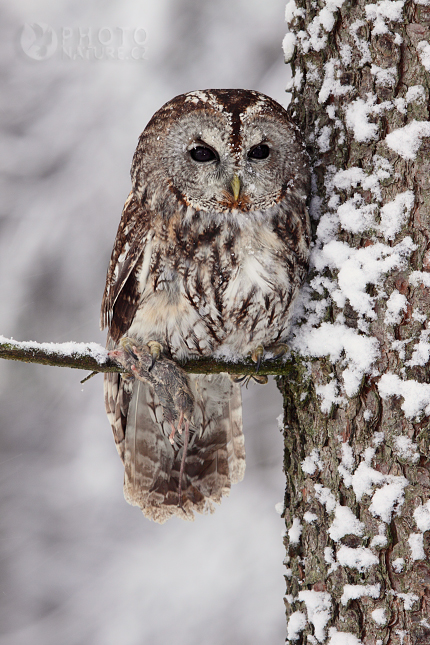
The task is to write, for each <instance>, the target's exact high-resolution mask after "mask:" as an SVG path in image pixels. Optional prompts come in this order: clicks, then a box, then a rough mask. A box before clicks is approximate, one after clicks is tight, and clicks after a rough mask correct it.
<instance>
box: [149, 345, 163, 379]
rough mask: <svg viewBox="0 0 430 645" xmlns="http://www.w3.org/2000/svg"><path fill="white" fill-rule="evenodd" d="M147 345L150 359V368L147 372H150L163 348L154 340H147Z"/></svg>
mask: <svg viewBox="0 0 430 645" xmlns="http://www.w3.org/2000/svg"><path fill="white" fill-rule="evenodd" d="M147 345H148V347H149V353H150V354H151V357H152V361H151V367H150V368H149V369H148V372H150V371H151V370H152V368H153V367H154V365H155V363H156V362H157V361H158V359H159V358H160V356H161V354H162V353H163V346H162V345H161V344H160V343H159V342H157V341H156V340H149V341H148V343H147Z"/></svg>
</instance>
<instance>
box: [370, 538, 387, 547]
mask: <svg viewBox="0 0 430 645" xmlns="http://www.w3.org/2000/svg"><path fill="white" fill-rule="evenodd" d="M387 543H388V540H387V536H386V535H374V536H373V538H372V540H371V542H370V546H371V548H372V549H377V548H383V547H384V546H387Z"/></svg>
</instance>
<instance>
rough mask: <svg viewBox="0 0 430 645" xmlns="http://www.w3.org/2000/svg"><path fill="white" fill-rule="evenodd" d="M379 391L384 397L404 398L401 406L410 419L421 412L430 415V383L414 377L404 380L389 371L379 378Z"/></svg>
mask: <svg viewBox="0 0 430 645" xmlns="http://www.w3.org/2000/svg"><path fill="white" fill-rule="evenodd" d="M378 391H379V394H380V395H381V397H382V398H383V399H387V398H388V397H390V396H395V397H402V398H403V399H404V401H403V403H402V405H401V408H402V410H403V412H404V413H405V416H406V417H407V418H408V419H412V418H417V417H419V416H420V415H421V414H424V415H425V416H429V415H430V385H429V384H428V383H419V382H418V381H414V380H413V379H409V380H407V381H403V380H402V379H400V378H399V377H398V376H397V375H396V374H393V373H392V372H388V373H386V374H383V375H382V376H381V378H380V379H379V383H378Z"/></svg>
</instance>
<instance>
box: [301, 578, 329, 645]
mask: <svg viewBox="0 0 430 645" xmlns="http://www.w3.org/2000/svg"><path fill="white" fill-rule="evenodd" d="M298 599H299V600H300V601H302V602H304V603H305V605H306V613H307V616H308V621H309V622H310V623H312V625H313V626H314V633H315V638H316V639H317V641H318V642H320V643H322V642H323V641H324V640H325V635H326V634H325V626H326V625H327V623H328V621H329V620H330V609H331V597H330V594H329V593H326V592H324V591H312V590H303V591H299V594H298Z"/></svg>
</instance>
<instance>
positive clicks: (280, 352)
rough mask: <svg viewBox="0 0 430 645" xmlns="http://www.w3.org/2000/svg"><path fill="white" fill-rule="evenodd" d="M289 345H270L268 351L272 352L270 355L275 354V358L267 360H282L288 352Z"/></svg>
mask: <svg viewBox="0 0 430 645" xmlns="http://www.w3.org/2000/svg"><path fill="white" fill-rule="evenodd" d="M288 349H289V347H288V345H287V344H286V343H276V344H275V345H270V347H268V348H267V351H268V352H270V354H273V357H271V358H267V359H266V360H268V361H276V360H277V359H278V358H281V357H282V356H284V355H285V354H286V353H287V352H288Z"/></svg>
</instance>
